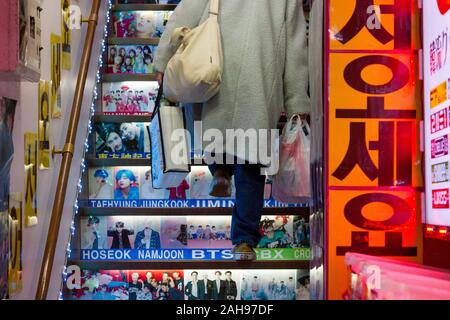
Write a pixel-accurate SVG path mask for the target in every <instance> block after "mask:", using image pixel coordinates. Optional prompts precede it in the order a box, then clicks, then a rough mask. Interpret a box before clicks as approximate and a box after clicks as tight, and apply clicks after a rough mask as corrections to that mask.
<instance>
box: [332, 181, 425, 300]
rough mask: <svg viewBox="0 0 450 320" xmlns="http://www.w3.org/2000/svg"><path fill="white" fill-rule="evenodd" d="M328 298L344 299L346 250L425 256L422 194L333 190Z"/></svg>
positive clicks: (414, 257)
mask: <svg viewBox="0 0 450 320" xmlns="http://www.w3.org/2000/svg"><path fill="white" fill-rule="evenodd" d="M329 201H330V208H329V211H328V212H329V216H328V220H329V222H330V223H331V225H332V227H331V228H329V229H328V232H329V234H328V241H329V243H328V274H327V276H328V287H329V288H330V289H329V292H328V298H329V299H333V300H336V299H342V295H343V294H344V292H345V290H346V288H347V278H346V272H347V269H346V264H345V262H344V257H345V253H346V252H356V253H363V254H367V255H373V256H385V257H391V258H392V257H395V258H396V259H399V260H403V261H417V260H421V259H422V251H421V245H420V243H421V242H422V240H421V239H422V232H421V225H420V210H418V209H417V208H420V194H419V193H416V192H415V191H414V190H413V189H411V190H410V191H397V192H392V191H335V190H333V191H330V192H329Z"/></svg>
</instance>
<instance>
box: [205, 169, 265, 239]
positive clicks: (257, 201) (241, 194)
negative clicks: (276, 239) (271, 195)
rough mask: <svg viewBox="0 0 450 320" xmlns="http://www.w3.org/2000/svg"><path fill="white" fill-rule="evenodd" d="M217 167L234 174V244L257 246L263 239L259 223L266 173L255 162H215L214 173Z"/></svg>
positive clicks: (232, 224)
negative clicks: (232, 163)
mask: <svg viewBox="0 0 450 320" xmlns="http://www.w3.org/2000/svg"><path fill="white" fill-rule="evenodd" d="M217 169H221V170H223V171H225V172H227V173H228V174H229V175H230V176H233V175H234V183H235V186H236V201H235V205H234V208H233V219H232V223H231V239H232V241H233V245H239V244H241V243H247V244H249V245H251V246H253V247H256V246H257V245H258V243H259V241H260V239H261V234H260V232H259V230H260V228H259V224H260V222H261V216H262V210H263V207H264V186H265V182H266V177H265V175H262V174H261V166H260V165H255V164H234V165H229V164H226V165H223V164H213V165H210V166H209V170H210V171H211V173H212V174H213V175H214V173H215V172H216V170H217Z"/></svg>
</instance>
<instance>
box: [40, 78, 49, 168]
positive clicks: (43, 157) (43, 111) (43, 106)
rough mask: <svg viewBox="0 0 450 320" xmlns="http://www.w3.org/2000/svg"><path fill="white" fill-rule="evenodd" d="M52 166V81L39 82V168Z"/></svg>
mask: <svg viewBox="0 0 450 320" xmlns="http://www.w3.org/2000/svg"><path fill="white" fill-rule="evenodd" d="M49 168H50V83H49V81H45V80H41V81H40V82H39V169H41V170H45V169H49Z"/></svg>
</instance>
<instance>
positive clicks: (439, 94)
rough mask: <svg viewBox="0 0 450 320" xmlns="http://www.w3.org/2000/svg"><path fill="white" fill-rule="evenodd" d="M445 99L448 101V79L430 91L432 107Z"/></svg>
mask: <svg viewBox="0 0 450 320" xmlns="http://www.w3.org/2000/svg"><path fill="white" fill-rule="evenodd" d="M445 101H447V81H446V82H443V83H441V84H440V85H439V86H437V87H436V88H434V89H433V90H431V92H430V105H431V108H432V109H433V108H434V107H437V106H438V105H440V104H441V103H444V102H445Z"/></svg>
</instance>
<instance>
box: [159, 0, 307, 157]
mask: <svg viewBox="0 0 450 320" xmlns="http://www.w3.org/2000/svg"><path fill="white" fill-rule="evenodd" d="M302 2H303V1H302V0H220V8H219V24H220V29H221V34H222V46H223V54H224V72H223V77H222V81H223V83H222V85H221V88H220V92H219V94H217V95H216V96H215V97H213V98H212V99H211V100H209V101H208V102H206V103H204V104H203V107H202V111H201V118H202V121H203V123H202V126H203V132H205V130H207V129H219V130H220V131H221V132H222V133H223V136H224V139H225V141H224V148H225V153H226V154H229V155H232V156H236V157H238V158H240V159H244V160H247V161H250V162H255V163H261V164H264V165H267V164H268V162H267V161H266V160H267V159H263V158H261V157H260V156H259V151H260V150H259V149H260V145H259V144H260V143H265V141H262V140H264V139H262V140H261V141H260V142H259V143H252V144H251V145H249V144H248V143H247V147H246V150H237V148H236V147H234V148H232V147H231V146H230V145H229V144H228V143H227V142H229V141H226V140H227V139H226V130H227V129H243V130H244V131H247V130H248V129H256V130H259V129H265V130H270V129H275V128H276V127H277V123H278V120H279V117H280V114H281V112H283V111H285V112H287V114H288V115H292V114H294V113H309V112H310V100H309V97H308V95H307V90H308V79H309V77H308V50H307V36H306V33H307V30H306V28H307V27H306V20H305V16H304V12H303V5H302ZM208 11H209V0H182V1H181V3H180V4H179V6H178V7H177V8H176V10H175V12H174V13H173V15H172V16H171V18H170V20H169V21H168V23H167V26H166V29H165V32H164V34H163V36H162V38H161V41H160V44H159V47H158V50H157V53H156V57H155V61H154V66H155V69H156V70H157V71H159V72H164V70H165V68H166V66H167V63H168V61H169V60H170V58H171V57H172V56H173V55H174V53H175V51H174V50H175V49H174V48H173V47H171V46H170V38H171V35H172V33H173V31H174V30H175V29H176V28H178V27H182V26H187V27H189V28H195V27H197V26H198V25H199V24H201V23H202V22H204V21H205V20H206V19H207V18H208V16H209V14H208ZM269 137H270V134H269ZM266 141H267V140H266ZM206 145H208V142H205V143H204V144H203V146H204V147H205V146H206ZM270 147H271V146H270V144H269V146H268V149H269V150H270V149H271V148H270Z"/></svg>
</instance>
